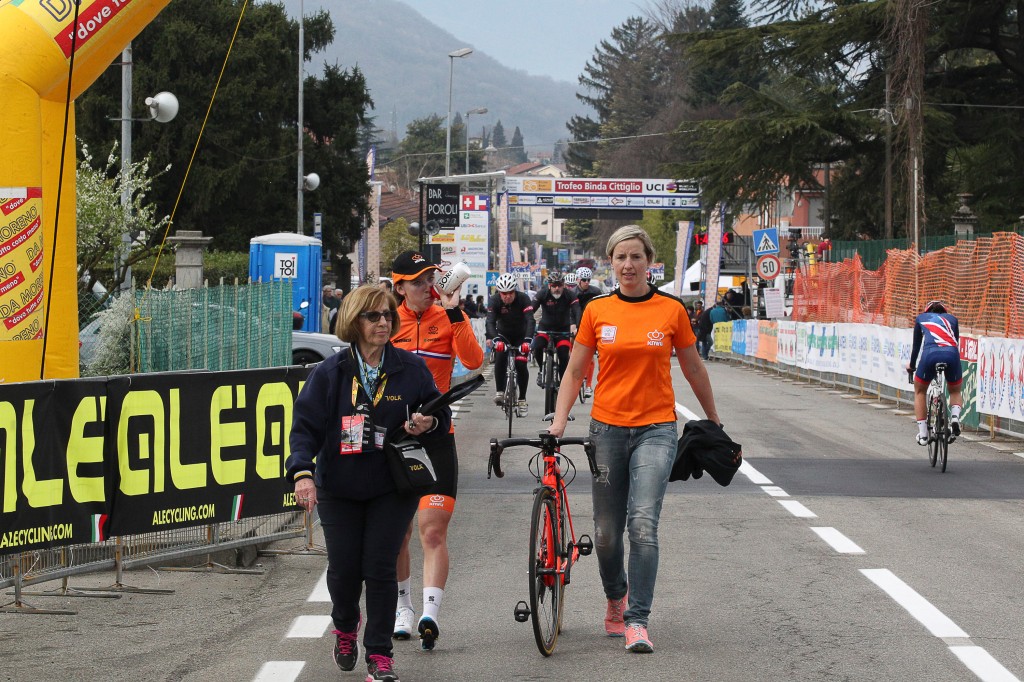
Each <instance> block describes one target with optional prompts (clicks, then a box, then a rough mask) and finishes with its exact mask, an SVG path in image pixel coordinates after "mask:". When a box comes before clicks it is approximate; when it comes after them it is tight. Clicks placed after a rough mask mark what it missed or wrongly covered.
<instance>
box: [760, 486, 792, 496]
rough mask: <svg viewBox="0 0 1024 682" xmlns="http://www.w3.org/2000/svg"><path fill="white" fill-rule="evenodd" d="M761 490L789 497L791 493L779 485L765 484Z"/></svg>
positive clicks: (773, 494) (772, 494)
mask: <svg viewBox="0 0 1024 682" xmlns="http://www.w3.org/2000/svg"><path fill="white" fill-rule="evenodd" d="M761 490H763V491H765V492H766V493H768V494H769V495H771V496H772V497H789V493H787V492H786V491H785V490H783V489H782V488H780V487H779V486H777V485H763V486H761Z"/></svg>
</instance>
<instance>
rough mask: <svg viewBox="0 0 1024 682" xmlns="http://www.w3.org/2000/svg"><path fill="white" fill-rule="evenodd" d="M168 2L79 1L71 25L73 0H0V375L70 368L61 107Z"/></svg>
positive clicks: (72, 330) (68, 157)
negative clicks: (69, 83) (44, 351)
mask: <svg viewBox="0 0 1024 682" xmlns="http://www.w3.org/2000/svg"><path fill="white" fill-rule="evenodd" d="M168 2H170V0H79V1H78V4H79V10H78V23H77V25H76V24H75V2H74V0H0V382H4V383H12V382H18V381H32V380H38V379H41V378H45V379H55V378H67V377H77V376H78V286H77V282H76V279H77V274H76V270H77V255H76V242H77V235H76V223H75V168H76V166H77V165H78V164H77V160H76V159H77V156H76V153H75V124H74V113H73V107H72V109H71V113H70V120H69V124H68V133H67V143H66V146H65V159H64V177H63V186H62V188H61V192H60V211H59V221H60V223H59V225H58V224H57V223H56V220H57V219H58V210H57V208H58V207H57V188H58V184H59V183H60V180H61V178H60V155H61V142H62V140H63V136H64V113H65V107H66V103H67V101H68V99H70V100H71V101H72V103H73V102H74V100H75V99H76V98H77V97H78V96H79V95H80V94H82V92H84V91H85V90H86V88H88V87H89V86H90V85H92V84H93V82H95V80H96V79H97V78H98V77H99V75H100V74H101V73H102V72H103V70H104V69H106V68H107V67H108V66H109V65H110V63H111V62H112V61H113V60H114V58H115V57H117V55H118V54H119V53H120V52H121V50H123V49H124V47H125V45H127V44H128V43H129V42H131V40H132V39H133V38H134V37H135V36H137V35H138V34H139V33H140V32H141V31H142V29H143V28H145V27H146V25H147V24H149V22H151V21H152V20H153V18H154V17H155V16H156V15H157V14H159V12H160V10H162V9H163V8H164V7H165V6H166V5H167V3H168ZM72 49H74V73H73V74H71V89H70V94H69V90H68V75H69V67H70V63H71V56H72ZM54 235H56V241H55V237H54ZM55 246H56V248H54V247H55ZM51 278H52V282H53V286H52V288H51V287H50V281H51ZM48 293H49V295H50V296H51V298H50V299H49V300H47V294H48ZM48 309H49V316H48V317H49V321H47V310H48ZM44 337H45V339H46V362H45V365H44V363H43V339H44Z"/></svg>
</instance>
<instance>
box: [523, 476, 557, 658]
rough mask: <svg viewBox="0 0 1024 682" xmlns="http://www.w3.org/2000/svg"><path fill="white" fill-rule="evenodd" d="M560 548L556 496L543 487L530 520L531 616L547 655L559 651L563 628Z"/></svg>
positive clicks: (538, 638)
mask: <svg viewBox="0 0 1024 682" xmlns="http://www.w3.org/2000/svg"><path fill="white" fill-rule="evenodd" d="M559 547H560V540H559V532H558V521H557V517H556V510H555V496H554V494H553V493H552V492H551V489H550V488H540V489H539V490H538V491H537V494H536V496H535V497H534V498H533V517H532V519H531V521H530V616H531V618H532V619H533V636H534V639H536V640H537V648H538V649H539V650H540V652H541V653H542V654H543V655H545V656H550V655H551V654H552V652H553V651H554V650H555V642H556V641H557V640H558V633H559V631H560V630H561V627H562V589H563V584H562V576H561V575H560V574H559V573H558V563H559V556H558V552H559Z"/></svg>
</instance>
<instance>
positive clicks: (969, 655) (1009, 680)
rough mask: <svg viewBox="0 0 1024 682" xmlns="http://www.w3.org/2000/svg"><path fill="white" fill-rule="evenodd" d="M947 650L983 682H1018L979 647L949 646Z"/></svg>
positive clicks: (1018, 680)
mask: <svg viewBox="0 0 1024 682" xmlns="http://www.w3.org/2000/svg"><path fill="white" fill-rule="evenodd" d="M949 650H950V651H952V652H953V653H954V654H955V655H956V657H957V658H959V659H960V662H961V663H963V664H964V665H966V666H967V668H968V669H969V670H970V671H971V672H972V673H974V674H975V675H977V676H978V678H979V679H980V680H982V681H983V682H1020V679H1019V678H1018V677H1017V676H1015V675H1014V674H1013V673H1011V672H1010V671H1009V670H1007V669H1006V668H1004V667H1003V666H1002V665H1001V664H1000V663H999V661H997V660H996V659H994V658H992V654H990V653H989V652H987V651H985V650H984V649H983V648H981V647H980V646H951V647H949Z"/></svg>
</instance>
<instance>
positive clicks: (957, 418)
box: [949, 405, 960, 421]
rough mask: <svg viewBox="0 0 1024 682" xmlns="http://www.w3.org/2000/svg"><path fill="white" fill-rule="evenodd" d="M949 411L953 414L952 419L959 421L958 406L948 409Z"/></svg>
mask: <svg viewBox="0 0 1024 682" xmlns="http://www.w3.org/2000/svg"><path fill="white" fill-rule="evenodd" d="M949 411H950V412H951V413H952V414H953V419H956V420H957V421H959V420H960V406H959V405H952V406H951V407H950V408H949Z"/></svg>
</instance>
